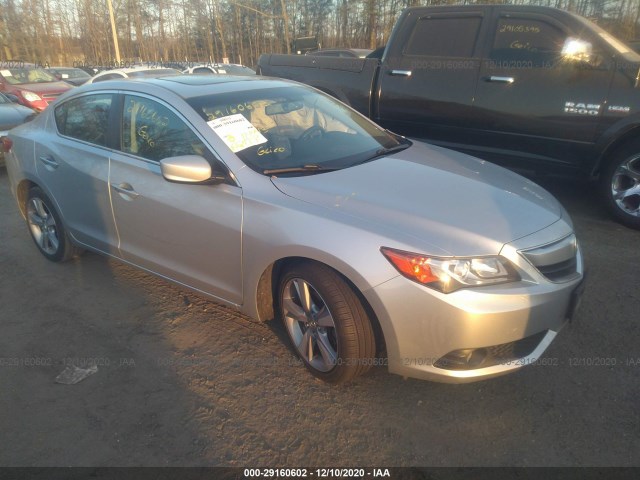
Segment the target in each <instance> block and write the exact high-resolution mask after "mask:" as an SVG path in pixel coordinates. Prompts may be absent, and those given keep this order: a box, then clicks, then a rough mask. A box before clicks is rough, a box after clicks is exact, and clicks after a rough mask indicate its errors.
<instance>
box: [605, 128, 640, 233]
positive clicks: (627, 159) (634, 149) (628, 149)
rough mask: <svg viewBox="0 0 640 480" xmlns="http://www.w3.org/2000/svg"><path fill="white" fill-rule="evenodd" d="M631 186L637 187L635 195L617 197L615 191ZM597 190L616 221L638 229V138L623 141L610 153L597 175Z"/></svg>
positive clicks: (639, 168)
mask: <svg viewBox="0 0 640 480" xmlns="http://www.w3.org/2000/svg"><path fill="white" fill-rule="evenodd" d="M633 186H635V187H638V192H637V193H636V194H634V195H629V196H627V197H626V198H622V199H621V198H616V196H615V192H616V191H618V192H620V191H625V190H628V189H629V188H632V187H633ZM600 190H601V193H602V196H603V199H604V202H605V205H606V206H607V208H608V209H609V211H610V212H611V214H612V215H613V217H614V218H615V219H616V220H617V221H618V222H620V223H622V224H623V225H626V226H627V227H630V228H635V229H640V138H637V139H634V140H632V141H630V142H628V143H625V144H624V145H622V146H621V147H619V148H618V149H616V150H615V151H614V152H613V153H612V154H611V155H610V156H609V159H608V162H607V164H606V165H605V167H604V169H603V170H602V173H601V175H600Z"/></svg>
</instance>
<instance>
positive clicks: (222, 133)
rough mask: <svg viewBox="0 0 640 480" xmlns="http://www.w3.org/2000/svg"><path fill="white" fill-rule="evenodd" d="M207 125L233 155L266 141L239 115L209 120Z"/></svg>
mask: <svg viewBox="0 0 640 480" xmlns="http://www.w3.org/2000/svg"><path fill="white" fill-rule="evenodd" d="M207 125H209V126H210V127H211V129H212V130H213V131H214V132H216V134H217V135H218V136H219V137H220V138H221V139H222V141H223V142H224V143H226V144H227V147H229V148H230V149H231V151H232V152H234V153H235V152H239V151H240V150H244V149H245V148H249V147H253V146H254V145H260V144H261V143H266V142H267V139H266V138H264V137H263V136H262V134H261V133H260V132H259V131H258V129H257V128H256V127H254V126H253V125H252V124H251V122H249V121H248V120H247V119H246V118H244V115H242V114H241V113H236V114H235V115H229V116H228V117H221V118H216V119H215V120H210V121H208V122H207Z"/></svg>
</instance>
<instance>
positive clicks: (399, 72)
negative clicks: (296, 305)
mask: <svg viewBox="0 0 640 480" xmlns="http://www.w3.org/2000/svg"><path fill="white" fill-rule="evenodd" d="M389 75H395V76H397V77H410V76H411V70H391V71H390V72H389Z"/></svg>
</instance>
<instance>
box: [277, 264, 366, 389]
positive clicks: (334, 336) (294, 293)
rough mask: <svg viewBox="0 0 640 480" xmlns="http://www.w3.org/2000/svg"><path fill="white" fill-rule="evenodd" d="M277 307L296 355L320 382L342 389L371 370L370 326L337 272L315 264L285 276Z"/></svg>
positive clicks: (298, 265)
mask: <svg viewBox="0 0 640 480" xmlns="http://www.w3.org/2000/svg"><path fill="white" fill-rule="evenodd" d="M278 306H279V310H280V316H281V317H282V320H283V322H284V326H285V328H286V330H287V333H288V335H289V338H290V340H291V343H292V344H293V347H294V350H295V351H296V353H297V354H298V356H299V357H300V359H301V360H302V361H303V363H304V365H305V366H306V367H307V369H308V370H309V371H310V372H311V373H312V374H313V375H315V376H316V377H318V378H320V379H321V380H324V381H326V382H328V383H334V384H338V383H344V382H348V381H349V380H352V379H353V378H355V377H356V376H358V375H361V374H363V373H365V372H366V371H367V370H369V368H370V367H371V365H372V364H373V360H374V357H375V352H376V344H375V337H374V333H373V329H372V327H371V322H370V320H369V318H368V316H367V314H366V312H365V310H364V308H363V306H362V303H361V302H360V299H359V298H358V296H357V295H356V294H355V292H354V291H353V290H352V288H351V287H350V286H349V285H348V284H347V282H346V281H345V280H344V279H343V278H342V277H341V276H340V275H339V274H338V273H336V272H335V271H333V270H331V269H330V268H328V267H326V266H324V265H321V264H317V263H314V262H304V263H299V264H297V265H295V266H294V267H292V268H290V269H288V270H286V271H285V272H284V274H283V275H282V276H281V280H280V287H279V289H278Z"/></svg>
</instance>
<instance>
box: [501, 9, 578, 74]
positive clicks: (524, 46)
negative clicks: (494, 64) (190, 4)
mask: <svg viewBox="0 0 640 480" xmlns="http://www.w3.org/2000/svg"><path fill="white" fill-rule="evenodd" d="M566 38H567V35H566V34H565V33H564V32H563V31H562V30H561V29H560V28H558V27H556V26H554V25H552V24H551V23H548V22H545V21H543V20H539V19H533V18H526V17H518V18H516V17H509V18H501V19H500V20H499V21H498V26H497V29H496V34H495V39H494V41H493V48H492V50H491V58H492V59H494V60H529V61H532V62H533V65H534V66H542V64H543V62H552V61H554V60H555V59H557V58H558V56H559V54H560V52H561V50H562V45H563V44H564V41H565V39H566Z"/></svg>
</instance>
